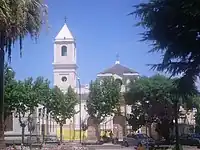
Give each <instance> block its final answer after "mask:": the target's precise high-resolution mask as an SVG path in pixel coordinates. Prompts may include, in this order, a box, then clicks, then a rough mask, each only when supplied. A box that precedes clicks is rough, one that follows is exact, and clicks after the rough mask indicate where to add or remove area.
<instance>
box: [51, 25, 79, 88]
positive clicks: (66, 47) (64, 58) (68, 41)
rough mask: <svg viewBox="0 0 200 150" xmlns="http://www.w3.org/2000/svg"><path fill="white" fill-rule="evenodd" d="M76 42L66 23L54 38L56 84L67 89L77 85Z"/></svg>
mask: <svg viewBox="0 0 200 150" xmlns="http://www.w3.org/2000/svg"><path fill="white" fill-rule="evenodd" d="M76 71H77V64H76V42H75V39H74V37H73V36H72V33H71V32H70V30H69V28H68V26H67V24H66V23H65V24H64V26H63V27H62V29H61V30H60V32H59V33H58V35H57V36H56V38H55V40H54V61H53V74H54V86H58V87H59V88H60V89H61V90H63V91H66V90H67V89H68V87H69V86H71V87H72V88H75V87H76V81H77V80H76V78H77V77H76Z"/></svg>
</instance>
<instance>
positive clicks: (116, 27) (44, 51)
mask: <svg viewBox="0 0 200 150" xmlns="http://www.w3.org/2000/svg"><path fill="white" fill-rule="evenodd" d="M139 2H141V0H101V1H97V0H84V1H83V0H82V1H81V0H48V2H47V5H48V7H49V16H48V21H49V27H50V28H49V30H47V28H46V27H44V28H43V29H42V31H41V35H40V37H39V39H38V40H37V42H35V41H32V40H31V39H30V38H26V39H25V40H24V43H23V56H22V58H20V55H19V46H18V45H16V46H15V47H14V48H13V53H12V63H11V66H12V67H13V69H14V70H15V71H16V77H17V79H24V78H26V77H29V76H32V77H34V78H35V77H37V76H44V77H45V78H48V79H49V80H51V81H52V82H53V67H52V62H53V41H54V38H55V36H56V35H57V33H58V32H59V30H60V29H61V27H62V26H63V24H64V17H65V16H66V17H67V18H68V19H67V24H68V27H69V28H70V30H71V32H72V33H73V35H74V37H75V38H76V40H77V61H78V66H79V69H78V73H79V75H80V78H81V81H82V83H83V84H84V83H89V82H90V80H93V79H95V78H96V74H97V73H98V72H100V71H102V70H104V69H106V68H108V67H110V66H112V65H113V64H114V62H115V59H116V53H119V55H120V62H121V64H123V65H125V66H127V67H130V68H132V69H134V70H136V71H137V72H139V73H140V74H141V75H146V76H150V75H152V74H154V72H153V71H150V70H149V67H148V66H147V65H146V64H149V63H156V62H158V61H159V60H160V57H159V55H157V54H149V53H148V50H149V49H150V48H149V46H148V44H147V43H143V42H139V40H140V39H141V36H140V35H139V33H141V32H142V31H143V29H142V28H139V27H135V26H134V24H135V23H136V22H137V21H136V19H135V18H134V17H133V16H127V14H128V13H130V12H132V11H133V8H132V6H133V5H135V4H137V3H139Z"/></svg>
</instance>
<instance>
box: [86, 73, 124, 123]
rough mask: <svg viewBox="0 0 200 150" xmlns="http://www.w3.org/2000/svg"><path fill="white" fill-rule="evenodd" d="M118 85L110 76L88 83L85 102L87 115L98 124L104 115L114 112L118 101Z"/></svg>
mask: <svg viewBox="0 0 200 150" xmlns="http://www.w3.org/2000/svg"><path fill="white" fill-rule="evenodd" d="M120 90H121V88H120V85H119V83H118V82H116V80H115V79H114V78H112V77H109V78H103V79H96V80H95V81H93V82H91V83H90V93H89V96H88V99H87V101H86V103H87V112H88V114H89V116H90V117H91V118H93V119H95V120H96V121H97V122H96V123H97V124H100V123H101V122H102V121H103V120H104V119H105V117H107V116H109V115H113V113H116V108H117V107H118V106H119V102H120V97H121V95H120Z"/></svg>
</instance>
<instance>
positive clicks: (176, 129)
mask: <svg viewBox="0 0 200 150" xmlns="http://www.w3.org/2000/svg"><path fill="white" fill-rule="evenodd" d="M178 110H179V109H178V102H177V101H176V102H175V103H174V117H175V135H176V150H180V148H179V144H180V140H179V130H178V129H179V128H178Z"/></svg>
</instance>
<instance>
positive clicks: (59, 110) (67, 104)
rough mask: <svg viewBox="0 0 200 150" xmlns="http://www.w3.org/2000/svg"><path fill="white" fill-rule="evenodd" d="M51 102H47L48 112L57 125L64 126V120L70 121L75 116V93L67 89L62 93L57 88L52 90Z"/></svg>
mask: <svg viewBox="0 0 200 150" xmlns="http://www.w3.org/2000/svg"><path fill="white" fill-rule="evenodd" d="M51 98H52V100H51V101H50V102H49V104H48V105H49V110H50V112H51V114H52V116H53V118H54V119H55V121H56V122H57V123H59V124H61V125H62V124H64V122H65V121H66V119H71V118H72V117H73V116H74V114H76V110H75V106H76V104H77V102H78V100H77V96H76V93H75V92H74V90H73V89H72V88H71V87H69V88H68V91H67V92H66V93H63V92H62V91H61V90H60V89H59V88H58V87H54V88H53V89H52V97H51Z"/></svg>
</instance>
